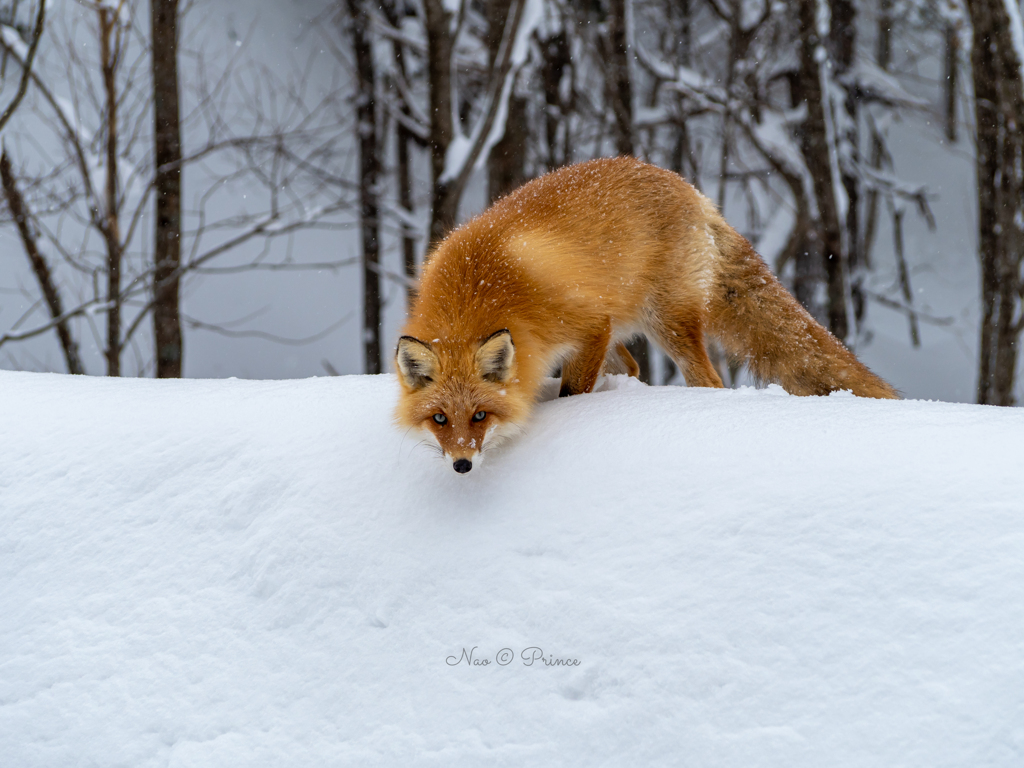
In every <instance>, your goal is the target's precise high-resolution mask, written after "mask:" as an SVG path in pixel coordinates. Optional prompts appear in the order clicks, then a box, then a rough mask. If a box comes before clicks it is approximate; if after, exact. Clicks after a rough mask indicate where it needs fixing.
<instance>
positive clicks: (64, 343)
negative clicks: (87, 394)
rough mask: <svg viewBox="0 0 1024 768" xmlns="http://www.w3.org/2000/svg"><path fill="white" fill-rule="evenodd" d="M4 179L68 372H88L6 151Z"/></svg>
mask: <svg viewBox="0 0 1024 768" xmlns="http://www.w3.org/2000/svg"><path fill="white" fill-rule="evenodd" d="M0 180H2V182H3V188H4V196H5V197H6V198H7V208H8V210H9V211H10V212H11V218H13V219H14V223H15V225H16V226H17V227H18V234H19V235H20V237H21V242H22V244H23V245H24V246H25V254H26V255H27V256H28V261H29V264H30V265H31V266H32V272H33V273H34V274H35V276H36V280H37V281H38V282H39V288H40V290H41V291H42V292H43V298H44V299H45V300H46V308H47V309H48V310H49V311H50V318H51V319H52V320H54V321H56V325H55V327H54V330H55V331H56V332H57V339H58V340H59V341H60V347H61V350H62V351H63V352H64V361H65V362H66V363H67V367H68V373H76V374H82V373H85V369H84V367H83V366H82V359H81V357H79V355H78V344H77V343H76V342H75V338H74V336H73V335H72V334H71V328H70V327H69V326H68V321H67V319H64V318H63V317H62V316H63V314H64V305H63V302H62V301H61V298H60V292H59V291H58V290H57V284H56V283H55V282H54V281H53V273H52V272H51V271H50V265H49V264H48V263H47V261H46V259H45V258H44V257H43V254H42V253H40V251H39V245H38V242H37V239H36V233H35V231H34V230H33V227H32V223H31V217H30V214H29V213H28V211H27V210H26V207H25V199H24V198H23V197H22V195H21V190H19V189H18V185H17V182H16V180H15V178H14V173H13V171H12V170H11V161H10V159H9V158H8V157H7V152H6V151H4V152H3V154H2V155H0Z"/></svg>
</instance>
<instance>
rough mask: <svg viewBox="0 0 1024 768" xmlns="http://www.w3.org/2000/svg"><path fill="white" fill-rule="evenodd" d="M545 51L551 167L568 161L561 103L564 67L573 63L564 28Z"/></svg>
mask: <svg viewBox="0 0 1024 768" xmlns="http://www.w3.org/2000/svg"><path fill="white" fill-rule="evenodd" d="M541 48H542V49H543V55H544V72H543V74H544V106H545V110H544V137H545V139H546V143H547V158H546V161H547V167H548V170H549V171H553V170H555V169H556V168H560V167H561V166H563V165H565V164H566V163H567V162H568V155H569V148H568V145H567V138H568V137H567V136H566V135H565V133H566V129H567V126H566V117H567V116H566V114H565V106H564V104H563V103H562V78H563V77H564V75H565V70H566V69H568V68H569V67H570V66H571V65H572V56H571V50H570V48H569V36H568V35H567V34H566V33H565V31H564V30H563V31H561V32H556V33H554V34H553V35H551V37H549V38H547V40H545V41H544V42H543V43H542V44H541ZM560 142H561V146H559V144H560Z"/></svg>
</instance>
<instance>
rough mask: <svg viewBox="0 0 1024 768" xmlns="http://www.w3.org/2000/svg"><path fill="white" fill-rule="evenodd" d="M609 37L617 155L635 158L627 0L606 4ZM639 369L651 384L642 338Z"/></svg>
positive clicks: (603, 43) (606, 48)
mask: <svg viewBox="0 0 1024 768" xmlns="http://www.w3.org/2000/svg"><path fill="white" fill-rule="evenodd" d="M606 11H607V13H606V23H607V33H606V34H605V36H604V37H602V38H601V39H600V40H599V45H600V48H601V50H600V54H601V57H602V58H603V59H604V61H605V73H606V74H605V94H606V96H605V98H606V99H607V100H608V105H609V107H610V108H611V112H612V136H613V138H614V141H615V152H616V154H618V155H633V154H635V152H636V140H635V136H634V131H633V81H632V79H631V77H630V72H629V49H628V41H629V36H628V31H627V29H626V23H627V20H628V16H627V13H628V11H627V7H626V0H607V6H606ZM627 346H628V347H629V352H630V354H631V355H633V358H634V359H635V360H636V364H637V365H638V366H639V368H640V380H641V381H650V380H651V359H650V345H649V344H648V343H647V339H646V338H644V337H643V336H639V337H637V338H636V339H634V340H633V341H631V342H630V343H629V344H628V345H627Z"/></svg>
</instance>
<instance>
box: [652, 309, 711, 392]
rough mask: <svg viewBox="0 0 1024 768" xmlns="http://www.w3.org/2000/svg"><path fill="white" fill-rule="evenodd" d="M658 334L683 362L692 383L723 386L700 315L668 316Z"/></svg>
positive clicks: (677, 361)
mask: <svg viewBox="0 0 1024 768" xmlns="http://www.w3.org/2000/svg"><path fill="white" fill-rule="evenodd" d="M660 326H661V327H659V328H657V329H656V332H655V334H654V336H655V337H656V338H657V340H658V343H659V344H660V345H661V346H662V347H663V348H664V349H665V351H666V352H668V354H669V356H670V357H671V358H672V360H673V361H674V362H675V364H676V365H678V366H679V370H680V371H681V372H682V374H683V377H684V378H685V379H686V385H687V386H688V387H717V388H719V389H721V388H722V386H723V385H722V379H721V377H719V375H718V371H716V370H715V367H714V366H713V365H712V364H711V359H710V358H709V357H708V351H707V348H706V347H705V346H704V328H703V325H702V324H701V322H700V321H699V320H698V319H697V318H695V317H694V318H665V317H662V322H661V323H660Z"/></svg>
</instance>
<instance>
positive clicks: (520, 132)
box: [487, 0, 529, 203]
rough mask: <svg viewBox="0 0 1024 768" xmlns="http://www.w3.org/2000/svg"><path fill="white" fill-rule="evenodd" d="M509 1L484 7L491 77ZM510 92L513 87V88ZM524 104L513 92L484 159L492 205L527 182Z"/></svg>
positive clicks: (497, 0) (492, 1)
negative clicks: (502, 123)
mask: <svg viewBox="0 0 1024 768" xmlns="http://www.w3.org/2000/svg"><path fill="white" fill-rule="evenodd" d="M511 5H512V2H511V0H489V1H488V3H487V48H488V51H489V54H490V63H491V76H492V77H493V76H494V72H495V68H496V66H497V59H498V53H499V52H500V49H501V39H502V36H503V35H504V32H505V24H506V21H507V19H508V12H509V9H510V7H511ZM513 91H514V86H513ZM526 105H527V100H526V99H525V98H523V97H521V96H516V95H515V93H514V92H513V93H512V94H511V96H510V97H509V101H508V113H507V115H506V117H505V133H504V135H503V136H502V137H501V141H499V142H498V143H497V144H495V145H494V147H493V148H492V149H491V155H490V157H488V158H487V198H488V201H489V202H492V203H493V202H494V201H495V200H497V199H498V198H499V197H502V196H504V195H506V194H508V193H509V192H511V191H512V190H513V189H515V188H516V187H519V186H520V185H522V184H523V183H524V182H525V181H526V180H527V175H526V142H527V138H528V135H529V126H528V125H527V122H526Z"/></svg>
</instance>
